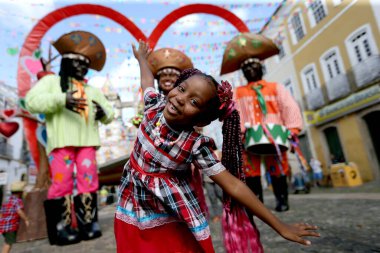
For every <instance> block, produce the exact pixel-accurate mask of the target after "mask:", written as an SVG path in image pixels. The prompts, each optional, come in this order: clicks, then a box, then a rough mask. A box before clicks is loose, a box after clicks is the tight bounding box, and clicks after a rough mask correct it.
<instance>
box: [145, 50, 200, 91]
mask: <svg viewBox="0 0 380 253" xmlns="http://www.w3.org/2000/svg"><path fill="white" fill-rule="evenodd" d="M148 64H149V68H150V70H151V71H152V74H153V76H154V78H156V80H157V82H158V90H159V91H160V93H162V94H164V95H165V96H166V95H167V94H168V93H169V92H170V91H171V90H172V89H173V88H174V84H175V82H176V81H177V79H178V77H179V75H180V73H181V71H183V70H185V69H189V68H192V67H193V63H192V62H191V60H190V58H189V57H187V56H186V55H185V54H184V53H182V52H181V51H179V50H177V49H173V48H160V49H158V50H156V51H153V52H152V53H151V54H150V55H149V56H148Z"/></svg>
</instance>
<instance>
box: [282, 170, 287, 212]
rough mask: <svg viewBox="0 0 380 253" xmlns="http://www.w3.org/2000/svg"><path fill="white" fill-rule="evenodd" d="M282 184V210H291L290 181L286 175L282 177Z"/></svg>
mask: <svg viewBox="0 0 380 253" xmlns="http://www.w3.org/2000/svg"><path fill="white" fill-rule="evenodd" d="M280 186H281V212H285V211H288V210H289V202H288V195H289V193H288V181H287V177H286V176H281V177H280Z"/></svg>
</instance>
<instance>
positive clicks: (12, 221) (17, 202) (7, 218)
mask: <svg viewBox="0 0 380 253" xmlns="http://www.w3.org/2000/svg"><path fill="white" fill-rule="evenodd" d="M22 208H24V204H23V203H22V200H21V199H19V198H17V197H16V196H13V195H12V196H10V197H9V199H8V200H7V201H6V202H5V203H3V205H2V207H1V218H0V233H4V232H11V231H17V229H18V226H19V224H20V216H19V215H18V214H17V211H18V210H19V209H22Z"/></svg>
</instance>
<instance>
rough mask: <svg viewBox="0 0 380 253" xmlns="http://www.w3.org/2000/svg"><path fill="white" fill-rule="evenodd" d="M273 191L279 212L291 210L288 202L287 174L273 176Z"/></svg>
mask: <svg viewBox="0 0 380 253" xmlns="http://www.w3.org/2000/svg"><path fill="white" fill-rule="evenodd" d="M271 181H272V187H273V193H274V196H275V197H276V208H275V209H274V210H276V211H277V212H285V211H288V210H289V204H288V183H287V181H286V176H280V177H276V176H271Z"/></svg>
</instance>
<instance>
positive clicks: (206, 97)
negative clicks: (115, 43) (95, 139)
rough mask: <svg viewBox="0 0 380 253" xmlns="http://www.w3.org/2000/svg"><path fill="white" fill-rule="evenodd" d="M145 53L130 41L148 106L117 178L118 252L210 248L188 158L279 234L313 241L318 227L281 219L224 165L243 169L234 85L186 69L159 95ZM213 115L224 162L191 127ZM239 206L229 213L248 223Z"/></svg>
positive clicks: (256, 246)
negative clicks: (219, 125)
mask: <svg viewBox="0 0 380 253" xmlns="http://www.w3.org/2000/svg"><path fill="white" fill-rule="evenodd" d="M149 52H150V50H149V48H148V45H147V44H146V43H144V42H142V41H140V43H139V48H138V49H136V48H135V47H134V46H133V53H134V55H135V57H136V59H137V60H138V61H139V64H140V73H141V88H142V90H143V91H144V102H145V111H144V118H143V121H142V123H141V125H140V128H139V131H138V135H137V140H136V143H135V146H134V150H133V151H132V153H131V155H130V159H129V161H128V163H127V164H126V165H125V168H124V171H123V175H122V179H121V185H120V194H119V201H118V205H117V209H116V214H115V222H114V226H115V237H116V244H117V252H123V253H126V252H155V253H159V252H165V253H166V252H214V249H213V246H212V242H211V237H210V230H209V226H208V222H207V219H206V217H205V214H204V212H203V210H201V208H200V206H199V204H198V200H197V197H196V195H195V194H194V190H193V189H192V188H191V187H190V185H189V180H190V178H189V177H190V176H191V174H189V173H188V172H189V170H190V167H191V163H194V164H195V165H196V166H197V167H198V169H201V170H202V171H203V173H205V174H206V175H208V176H210V178H211V179H212V180H214V182H215V183H217V184H218V185H219V186H221V188H222V189H223V190H224V191H225V192H226V194H228V195H230V196H232V197H233V198H234V199H236V200H237V201H238V202H240V203H242V204H243V205H245V206H247V208H249V209H250V210H251V211H252V212H254V213H255V215H256V216H258V217H260V218H261V219H262V220H263V221H265V222H266V223H267V224H269V225H270V226H271V227H273V229H275V230H276V231H277V232H278V233H279V234H281V235H282V236H283V237H285V238H287V239H289V240H292V241H296V242H299V243H302V244H310V242H309V241H306V240H304V239H302V238H301V237H302V236H318V234H317V233H316V232H314V231H310V230H314V229H316V228H315V227H314V226H311V225H308V224H298V225H296V226H292V225H287V224H284V223H282V222H281V221H280V220H278V219H277V218H276V217H275V216H273V214H272V213H271V212H270V211H269V210H268V209H266V208H265V207H264V205H263V204H262V203H261V202H260V201H258V200H257V198H256V197H255V195H254V194H253V193H252V192H251V191H250V190H249V188H248V187H247V186H246V185H245V184H244V183H243V182H242V181H240V180H239V179H238V178H236V177H234V176H233V175H232V174H231V173H230V172H228V171H227V170H226V167H225V165H226V164H229V168H228V169H230V170H231V171H233V173H234V174H236V175H240V174H241V173H240V172H241V160H240V159H237V158H238V157H240V156H238V155H239V154H240V151H241V138H240V127H239V114H238V113H237V111H236V110H235V109H234V104H233V101H232V99H231V98H232V92H231V86H230V85H229V84H228V83H226V82H223V83H222V84H218V83H217V82H216V81H215V80H214V79H213V78H212V77H211V76H208V75H205V74H203V73H202V72H200V71H199V70H196V69H189V70H185V71H183V72H182V73H181V75H180V77H179V79H178V80H177V82H176V85H175V86H176V88H174V89H172V90H171V91H170V92H169V94H168V95H167V96H166V97H164V96H162V95H160V94H159V93H157V92H155V91H154V89H153V80H154V79H153V75H152V73H151V72H150V70H149V67H148V64H147V60H146V58H147V56H148V55H149ZM216 118H219V119H221V120H224V132H225V133H224V134H225V137H228V140H225V143H224V145H225V146H224V147H223V156H222V157H223V158H222V160H223V161H222V162H223V164H222V163H221V162H220V161H219V160H218V159H217V157H216V155H215V154H214V152H213V149H214V143H213V141H212V139H210V138H208V137H205V136H202V135H201V134H199V133H197V132H196V131H194V126H199V127H202V126H205V125H208V124H209V123H210V122H211V121H212V120H214V119H216ZM235 141H237V142H235ZM227 142H228V144H227ZM239 143H240V144H239ZM232 203H233V202H231V204H232ZM228 207H229V210H226V211H225V212H226V213H227V214H226V215H227V216H228V215H229V214H231V213H232V211H231V210H237V209H238V205H233V206H232V205H229V206H228ZM238 210H240V212H237V214H238V215H239V216H236V215H235V216H233V215H230V216H229V218H234V217H238V218H237V220H240V219H245V220H246V221H245V223H244V224H249V222H248V218H247V216H246V215H245V213H244V211H243V209H241V208H240V209H238ZM235 213H236V212H235ZM244 215H245V216H244ZM230 222H232V220H230ZM238 230H240V231H242V234H243V235H255V234H254V232H253V231H252V230H253V227H252V226H245V227H239V228H238ZM234 232H236V231H234ZM233 239H236V238H233ZM237 239H239V238H237ZM246 239H247V240H242V241H238V242H237V243H236V244H239V245H240V246H239V247H243V246H245V249H246V250H249V248H251V249H252V250H256V251H254V252H260V249H261V250H262V246H261V244H260V242H259V240H258V237H257V236H256V237H255V238H246ZM230 243H231V242H230ZM248 243H249V246H248ZM241 245H243V246H241ZM235 246H236V245H235ZM231 250H233V249H231ZM230 252H232V251H230ZM235 252H237V251H235ZM240 252H249V251H240Z"/></svg>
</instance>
